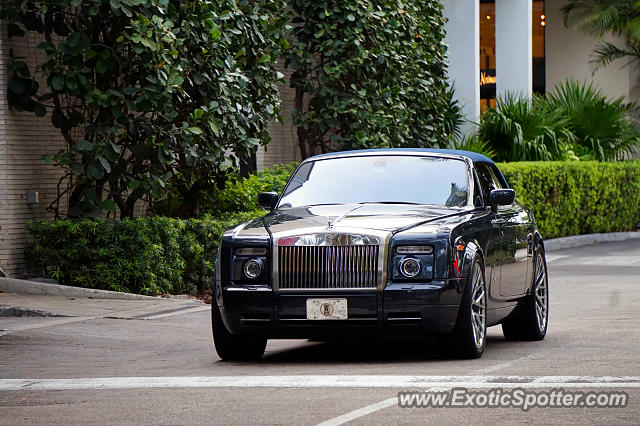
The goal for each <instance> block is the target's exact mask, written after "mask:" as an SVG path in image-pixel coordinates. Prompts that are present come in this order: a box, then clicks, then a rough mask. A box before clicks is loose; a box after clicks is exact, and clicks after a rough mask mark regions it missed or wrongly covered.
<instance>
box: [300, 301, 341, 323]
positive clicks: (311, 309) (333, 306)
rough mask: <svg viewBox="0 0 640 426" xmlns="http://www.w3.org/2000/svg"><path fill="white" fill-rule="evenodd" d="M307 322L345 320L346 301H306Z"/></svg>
mask: <svg viewBox="0 0 640 426" xmlns="http://www.w3.org/2000/svg"><path fill="white" fill-rule="evenodd" d="M307 319H308V320H346V319H347V299H307Z"/></svg>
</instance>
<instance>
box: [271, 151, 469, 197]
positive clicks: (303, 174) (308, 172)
mask: <svg viewBox="0 0 640 426" xmlns="http://www.w3.org/2000/svg"><path fill="white" fill-rule="evenodd" d="M467 176H468V175H467V165H466V163H465V162H464V161H462V160H457V159H449V158H438V157H419V156H404V155H389V156H362V157H344V158H335V159H328V160H317V161H314V162H312V163H306V164H303V165H302V166H301V167H300V168H299V169H298V170H297V171H296V173H295V174H294V175H293V176H292V178H291V181H290V182H289V185H288V186H287V188H286V189H285V192H284V194H283V196H282V200H281V201H280V205H279V206H280V208H289V207H300V206H309V205H314V204H351V203H376V202H386V203H408V204H432V205H440V206H448V207H461V206H465V205H466V204H467V184H468V180H467Z"/></svg>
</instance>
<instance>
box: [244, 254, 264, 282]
mask: <svg viewBox="0 0 640 426" xmlns="http://www.w3.org/2000/svg"><path fill="white" fill-rule="evenodd" d="M262 270H263V267H262V261H261V260H260V259H249V260H247V261H246V262H244V265H243V266H242V272H244V276H245V277H247V278H249V279H250V280H255V279H256V278H258V277H259V276H260V274H262Z"/></svg>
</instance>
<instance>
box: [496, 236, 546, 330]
mask: <svg viewBox="0 0 640 426" xmlns="http://www.w3.org/2000/svg"><path fill="white" fill-rule="evenodd" d="M533 277H534V281H533V291H532V292H531V294H529V295H528V296H527V297H525V298H524V299H523V300H522V301H521V302H520V304H519V305H518V306H517V307H516V308H515V310H514V312H513V313H512V314H511V315H510V316H509V317H507V319H506V320H505V321H503V323H502V333H503V334H504V337H505V339H507V340H542V339H544V337H545V336H546V334H547V327H548V325H549V279H548V277H547V261H546V259H545V255H544V249H543V248H542V246H538V247H536V261H535V264H534V276H533Z"/></svg>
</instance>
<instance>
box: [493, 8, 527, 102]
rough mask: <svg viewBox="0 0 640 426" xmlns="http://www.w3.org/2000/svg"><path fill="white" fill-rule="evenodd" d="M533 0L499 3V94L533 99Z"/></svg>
mask: <svg viewBox="0 0 640 426" xmlns="http://www.w3.org/2000/svg"><path fill="white" fill-rule="evenodd" d="M531 14H532V4H531V0H496V92H497V93H496V95H497V98H498V99H503V98H505V97H506V96H508V95H513V96H520V97H530V96H531V93H532V86H533V58H532V38H533V35H532V28H531V26H532V16H531Z"/></svg>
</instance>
